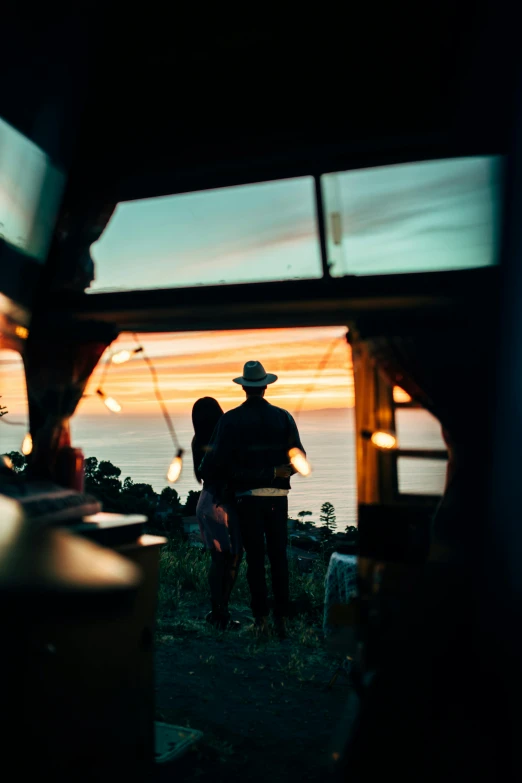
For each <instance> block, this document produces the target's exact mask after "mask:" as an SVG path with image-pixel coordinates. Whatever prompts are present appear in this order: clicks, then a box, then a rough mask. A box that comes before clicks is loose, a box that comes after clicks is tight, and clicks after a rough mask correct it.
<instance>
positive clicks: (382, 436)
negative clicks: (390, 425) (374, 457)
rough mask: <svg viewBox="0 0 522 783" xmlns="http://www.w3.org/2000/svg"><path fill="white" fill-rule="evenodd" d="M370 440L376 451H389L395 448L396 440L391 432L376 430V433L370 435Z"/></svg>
mask: <svg viewBox="0 0 522 783" xmlns="http://www.w3.org/2000/svg"><path fill="white" fill-rule="evenodd" d="M370 440H371V442H372V443H373V445H374V446H377V448H378V449H384V450H385V451H389V450H390V449H395V448H397V438H396V437H395V435H394V434H393V433H392V432H384V431H383V430H378V431H377V432H373V433H372V436H371V438H370Z"/></svg>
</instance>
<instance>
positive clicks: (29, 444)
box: [22, 432, 33, 457]
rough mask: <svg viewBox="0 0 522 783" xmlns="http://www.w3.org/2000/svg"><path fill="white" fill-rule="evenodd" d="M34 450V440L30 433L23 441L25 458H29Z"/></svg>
mask: <svg viewBox="0 0 522 783" xmlns="http://www.w3.org/2000/svg"><path fill="white" fill-rule="evenodd" d="M32 450H33V439H32V437H31V433H30V432H28V433H27V435H26V436H25V438H24V439H23V441H22V454H23V455H24V456H25V457H28V456H29V454H30V453H31V452H32Z"/></svg>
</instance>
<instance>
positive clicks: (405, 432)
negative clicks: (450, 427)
mask: <svg viewBox="0 0 522 783" xmlns="http://www.w3.org/2000/svg"><path fill="white" fill-rule="evenodd" d="M395 428H396V431H397V440H398V441H399V448H400V449H444V450H446V444H445V443H444V440H443V438H442V433H441V427H440V422H439V421H437V419H436V418H435V416H432V415H431V413H428V411H427V410H424V409H423V408H399V409H398V410H396V411H395Z"/></svg>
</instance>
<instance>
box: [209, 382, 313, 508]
mask: <svg viewBox="0 0 522 783" xmlns="http://www.w3.org/2000/svg"><path fill="white" fill-rule="evenodd" d="M292 448H299V449H301V450H302V451H304V449H303V446H302V444H301V440H300V438H299V433H298V431H297V426H296V423H295V421H294V419H293V418H292V416H291V415H290V414H289V413H288V412H287V411H285V410H283V409H282V408H277V407H276V406H275V405H271V404H270V403H269V402H267V401H266V400H265V399H264V398H263V397H248V398H247V400H246V401H245V402H244V403H243V404H242V405H240V406H239V407H238V408H234V409H233V410H231V411H229V412H228V413H225V414H224V415H223V416H222V417H221V419H220V420H219V423H218V425H217V427H216V429H215V430H214V434H213V435H212V440H211V442H210V446H209V449H208V451H207V453H206V454H205V456H204V458H203V461H202V462H201V466H200V472H201V475H202V477H203V479H204V481H205V482H209V483H212V482H226V483H227V484H228V485H229V487H230V488H233V489H234V491H235V492H245V491H246V490H249V489H258V488H260V487H277V488H278V489H290V479H288V478H274V469H275V468H276V467H277V466H279V465H288V464H289V462H290V459H289V456H288V452H289V450H290V449H292Z"/></svg>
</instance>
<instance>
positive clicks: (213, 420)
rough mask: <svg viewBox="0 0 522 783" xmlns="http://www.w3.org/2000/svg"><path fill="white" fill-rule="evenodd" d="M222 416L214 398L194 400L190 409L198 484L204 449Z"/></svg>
mask: <svg viewBox="0 0 522 783" xmlns="http://www.w3.org/2000/svg"><path fill="white" fill-rule="evenodd" d="M222 415H223V410H222V408H221V405H220V404H219V402H218V401H217V400H215V399H214V397H201V399H199V400H196V402H195V403H194V406H193V408H192V425H193V427H194V437H193V439H192V457H193V460H194V473H195V474H196V478H197V480H198V481H199V483H200V484H201V482H202V477H201V474H200V472H199V466H200V465H201V460H202V459H203V457H204V455H205V447H206V446H208V444H209V443H210V439H211V438H212V433H213V432H214V430H215V428H216V425H217V423H218V421H219V420H220V418H221V417H222Z"/></svg>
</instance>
